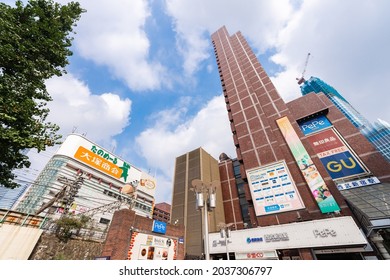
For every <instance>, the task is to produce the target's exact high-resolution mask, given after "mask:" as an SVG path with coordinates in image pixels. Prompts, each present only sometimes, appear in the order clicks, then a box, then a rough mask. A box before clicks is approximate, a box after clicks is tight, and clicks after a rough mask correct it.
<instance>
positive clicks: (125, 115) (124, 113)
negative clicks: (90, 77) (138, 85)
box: [46, 74, 131, 144]
mask: <svg viewBox="0 0 390 280" xmlns="http://www.w3.org/2000/svg"><path fill="white" fill-rule="evenodd" d="M46 85H47V89H48V91H49V93H50V95H51V96H52V98H53V101H51V102H50V103H49V104H48V107H49V109H50V113H49V116H48V121H51V122H53V123H56V124H58V125H59V126H60V128H61V130H60V133H61V134H62V135H64V136H66V135H67V134H69V133H71V132H72V131H73V129H74V127H77V132H78V133H86V134H87V137H88V138H89V139H91V140H93V141H99V142H103V143H111V144H112V137H113V136H115V135H118V134H120V133H121V132H122V131H123V130H124V128H125V127H126V126H127V125H128V121H129V115H130V108H131V101H130V100H129V99H128V98H126V99H121V98H120V97H119V96H118V95H116V94H113V93H103V94H101V95H97V94H93V93H91V92H90V90H89V88H88V86H87V85H85V84H84V83H83V82H82V81H80V80H78V79H76V78H75V77H74V76H73V75H71V74H67V75H65V76H62V77H55V78H51V79H50V80H48V81H47V82H46Z"/></svg>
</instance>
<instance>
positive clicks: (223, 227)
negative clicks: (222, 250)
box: [218, 223, 233, 260]
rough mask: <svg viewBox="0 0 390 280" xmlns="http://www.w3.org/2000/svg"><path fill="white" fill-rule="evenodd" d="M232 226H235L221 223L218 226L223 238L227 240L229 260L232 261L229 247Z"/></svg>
mask: <svg viewBox="0 0 390 280" xmlns="http://www.w3.org/2000/svg"><path fill="white" fill-rule="evenodd" d="M232 225H233V223H230V224H224V223H219V224H218V227H219V232H220V234H221V237H222V238H225V246H226V256H227V260H230V256H229V247H228V243H229V239H228V238H230V227H231V226H232Z"/></svg>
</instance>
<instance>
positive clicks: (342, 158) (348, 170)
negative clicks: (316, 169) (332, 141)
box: [320, 151, 365, 179]
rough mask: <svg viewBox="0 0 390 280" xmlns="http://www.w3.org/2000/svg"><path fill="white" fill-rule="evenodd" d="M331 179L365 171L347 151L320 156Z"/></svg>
mask: <svg viewBox="0 0 390 280" xmlns="http://www.w3.org/2000/svg"><path fill="white" fill-rule="evenodd" d="M320 160H321V162H322V164H323V165H324V166H325V168H326V170H327V171H328V173H329V175H330V176H331V177H332V179H337V178H343V177H348V176H351V175H357V174H361V173H365V170H364V169H363V168H362V167H361V165H360V164H359V162H357V160H356V158H355V157H354V156H352V154H351V153H350V152H349V151H345V152H342V153H338V154H334V155H331V156H328V157H323V158H320Z"/></svg>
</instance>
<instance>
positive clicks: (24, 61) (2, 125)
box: [0, 0, 84, 188]
mask: <svg viewBox="0 0 390 280" xmlns="http://www.w3.org/2000/svg"><path fill="white" fill-rule="evenodd" d="M83 12H84V10H83V9H82V8H81V7H80V4H79V3H77V2H71V3H68V4H67V5H60V4H58V3H55V2H53V1H52V0H30V1H28V3H27V4H26V5H23V3H22V1H19V0H18V1H16V5H15V7H11V6H8V5H6V4H4V3H0V185H3V186H5V187H9V188H14V187H16V186H17V184H16V183H15V182H13V181H12V180H13V179H14V175H13V174H12V171H13V170H14V169H16V168H23V167H29V166H30V162H29V160H28V157H27V156H26V155H24V154H23V151H25V150H26V149H30V148H36V149H37V150H38V152H39V151H42V150H45V149H46V147H48V146H53V145H55V144H58V143H60V142H59V140H60V138H61V136H60V135H58V134H57V132H58V129H59V127H58V126H57V125H56V124H53V123H50V122H47V121H46V117H47V116H48V114H49V109H48V108H47V107H46V105H47V102H49V101H51V96H50V94H49V93H48V91H47V89H46V86H45V80H47V79H49V78H50V77H53V76H61V75H62V74H64V73H66V71H65V66H66V65H67V64H68V63H69V61H68V57H69V56H71V55H72V52H71V51H70V49H69V48H70V46H71V42H72V39H73V38H72V37H71V35H72V34H73V33H74V32H73V28H74V27H75V26H76V22H77V21H78V20H79V19H80V16H81V14H82V13H83Z"/></svg>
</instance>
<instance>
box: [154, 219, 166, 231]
mask: <svg viewBox="0 0 390 280" xmlns="http://www.w3.org/2000/svg"><path fill="white" fill-rule="evenodd" d="M152 231H153V232H156V233H161V234H165V233H166V232H167V224H166V223H164V222H161V221H157V220H153V229H152Z"/></svg>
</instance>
